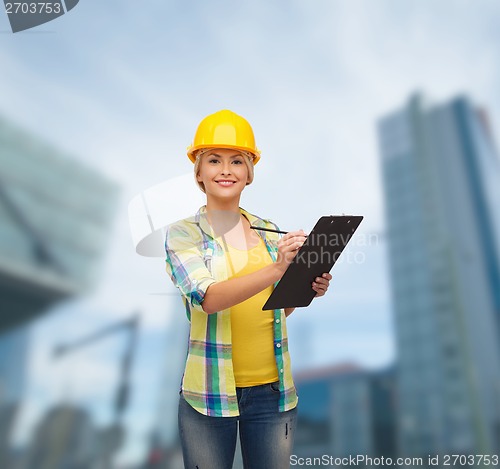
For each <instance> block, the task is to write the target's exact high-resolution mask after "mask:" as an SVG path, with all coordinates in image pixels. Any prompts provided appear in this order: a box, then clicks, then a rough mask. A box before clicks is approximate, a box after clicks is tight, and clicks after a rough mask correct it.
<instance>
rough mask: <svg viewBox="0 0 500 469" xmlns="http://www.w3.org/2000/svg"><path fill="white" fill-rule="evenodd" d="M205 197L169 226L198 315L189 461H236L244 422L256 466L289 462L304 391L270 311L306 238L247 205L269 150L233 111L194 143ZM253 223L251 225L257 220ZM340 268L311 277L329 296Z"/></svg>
mask: <svg viewBox="0 0 500 469" xmlns="http://www.w3.org/2000/svg"><path fill="white" fill-rule="evenodd" d="M188 156H189V158H190V160H191V161H192V162H193V163H194V173H195V179H196V182H197V184H198V185H199V187H200V189H201V190H202V191H203V192H204V193H205V194H206V196H207V202H206V205H205V206H203V207H201V208H200V210H199V211H198V213H197V214H196V215H195V216H194V217H190V218H187V219H184V220H181V221H178V222H176V223H173V224H171V225H169V226H168V228H167V233H166V241H165V249H166V267H167V272H168V274H169V275H170V277H171V279H172V281H173V282H174V285H175V286H176V287H177V288H178V289H179V291H180V293H181V295H182V298H183V300H184V303H185V307H186V313H187V316H188V319H189V320H190V322H191V326H190V335H189V344H188V353H187V359H186V366H185V370H184V375H183V378H182V382H181V390H180V399H179V413H178V418H179V433H180V438H181V444H182V451H183V456H184V465H185V467H186V468H193V469H194V468H198V469H226V468H228V469H229V468H231V467H232V464H233V459H234V453H235V448H236V440H237V430H238V428H239V432H240V443H241V450H242V456H243V462H244V465H245V468H247V469H266V468H269V469H281V468H286V467H289V458H290V454H291V450H292V444H293V437H294V432H295V422H296V412H297V401H298V397H297V393H296V391H295V386H294V383H293V378H292V374H291V366H290V357H289V353H288V338H287V331H286V317H287V316H289V315H290V314H291V313H292V311H293V310H294V308H286V309H277V310H274V311H273V310H269V311H262V306H263V305H264V303H265V301H266V300H267V298H268V297H269V295H270V294H271V292H272V290H273V288H274V286H275V284H276V283H277V282H278V281H279V280H280V278H281V277H282V275H283V273H284V272H285V270H286V269H287V267H288V265H289V264H290V262H291V261H292V260H293V258H294V257H295V255H296V253H297V250H298V249H299V248H300V246H302V244H303V243H304V241H305V239H306V237H305V233H304V232H303V231H302V230H298V231H292V232H289V233H287V234H286V235H284V236H283V237H282V238H280V235H279V234H278V233H274V232H269V231H264V230H259V228H268V229H269V228H270V229H274V230H277V229H278V228H277V226H276V225H275V224H274V223H272V222H271V221H269V220H266V219H261V218H259V217H257V216H255V215H252V214H251V213H249V212H247V211H246V210H244V209H242V208H240V196H241V193H242V191H243V189H244V188H245V186H247V185H249V184H251V182H252V181H253V177H254V165H255V164H256V163H257V162H258V160H259V159H260V152H259V150H258V149H257V148H256V146H255V140H254V135H253V131H252V128H251V127H250V124H249V123H248V122H247V121H246V120H245V119H243V118H242V117H241V116H238V115H237V114H235V113H233V112H231V111H228V110H224V111H219V112H216V113H215V114H212V115H210V116H208V117H206V118H205V119H203V121H202V122H201V123H200V125H199V126H198V130H197V132H196V135H195V138H194V143H193V145H191V147H190V148H189V150H188ZM251 227H252V228H251ZM330 279H331V275H330V274H329V273H325V274H323V276H322V278H319V277H318V278H317V279H316V281H315V282H313V283H312V285H311V288H312V289H313V290H314V291H316V296H322V295H324V294H325V292H326V290H327V289H328V286H329V281H330Z"/></svg>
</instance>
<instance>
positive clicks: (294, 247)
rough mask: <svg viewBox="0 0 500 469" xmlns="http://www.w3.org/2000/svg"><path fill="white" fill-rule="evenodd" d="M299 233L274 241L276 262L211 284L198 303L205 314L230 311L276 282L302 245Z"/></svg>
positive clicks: (302, 235) (302, 239) (295, 232)
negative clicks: (227, 309)
mask: <svg viewBox="0 0 500 469" xmlns="http://www.w3.org/2000/svg"><path fill="white" fill-rule="evenodd" d="M304 235H305V233H304V231H303V230H299V231H290V232H289V233H287V234H286V235H285V236H283V238H281V239H280V240H279V241H278V256H277V260H276V262H274V263H273V264H270V265H267V266H266V267H264V268H262V269H260V270H257V271H255V272H252V273H251V274H247V275H243V276H241V277H235V278H231V279H229V280H224V281H221V282H214V283H212V284H211V285H210V286H209V287H208V288H207V291H206V292H205V297H204V299H203V301H202V303H201V307H202V308H203V311H205V312H206V313H207V314H212V313H216V312H217V311H222V310H223V309H226V308H230V307H231V306H234V305H236V304H238V303H241V302H242V301H245V300H247V299H248V298H250V297H252V296H254V295H256V294H257V293H259V292H261V291H262V290H264V289H265V288H267V287H268V286H269V285H273V284H274V283H276V282H277V281H278V280H279V279H280V278H281V277H282V276H283V274H284V273H285V270H286V269H287V268H288V266H289V265H290V263H291V262H292V260H293V258H294V257H295V255H296V254H297V251H298V249H299V248H300V247H301V246H302V245H303V244H304V241H305V239H306V238H305V236H304Z"/></svg>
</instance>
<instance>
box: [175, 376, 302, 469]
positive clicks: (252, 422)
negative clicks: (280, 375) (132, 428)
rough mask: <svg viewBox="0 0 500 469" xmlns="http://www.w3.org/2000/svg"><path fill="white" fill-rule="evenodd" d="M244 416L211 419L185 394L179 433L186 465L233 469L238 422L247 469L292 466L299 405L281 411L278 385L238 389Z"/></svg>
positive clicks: (196, 467)
mask: <svg viewBox="0 0 500 469" xmlns="http://www.w3.org/2000/svg"><path fill="white" fill-rule="evenodd" d="M236 394H237V397H238V406H239V411H240V415H239V416H238V417H208V416H206V415H203V414H201V413H199V412H198V411H197V410H195V409H193V408H192V407H191V406H190V405H189V404H188V403H187V402H186V400H185V399H184V397H183V396H182V394H181V396H180V399H179V435H180V439H181V445H182V454H183V457H184V467H185V468H186V469H187V468H189V469H231V468H232V467H233V460H234V453H235V450H236V438H237V432H238V424H239V431H240V443H241V454H242V457H243V464H244V467H245V469H285V468H289V467H290V454H291V452H292V446H293V437H294V434H295V422H296V420H297V407H295V408H294V409H292V410H288V411H286V412H279V411H278V401H279V390H278V383H277V382H276V383H271V384H262V385H260V386H252V387H249V388H236Z"/></svg>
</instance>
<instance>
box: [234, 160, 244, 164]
mask: <svg viewBox="0 0 500 469" xmlns="http://www.w3.org/2000/svg"><path fill="white" fill-rule="evenodd" d="M233 163H234V164H243V161H241V160H233Z"/></svg>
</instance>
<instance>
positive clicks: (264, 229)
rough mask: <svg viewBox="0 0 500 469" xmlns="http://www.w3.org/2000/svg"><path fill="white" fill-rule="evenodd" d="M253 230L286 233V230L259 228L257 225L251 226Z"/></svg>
mask: <svg viewBox="0 0 500 469" xmlns="http://www.w3.org/2000/svg"><path fill="white" fill-rule="evenodd" d="M250 228H252V229H253V230H260V231H271V232H272V233H281V234H287V233H288V231H280V230H273V229H271V228H259V227H258V226H251V227H250Z"/></svg>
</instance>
